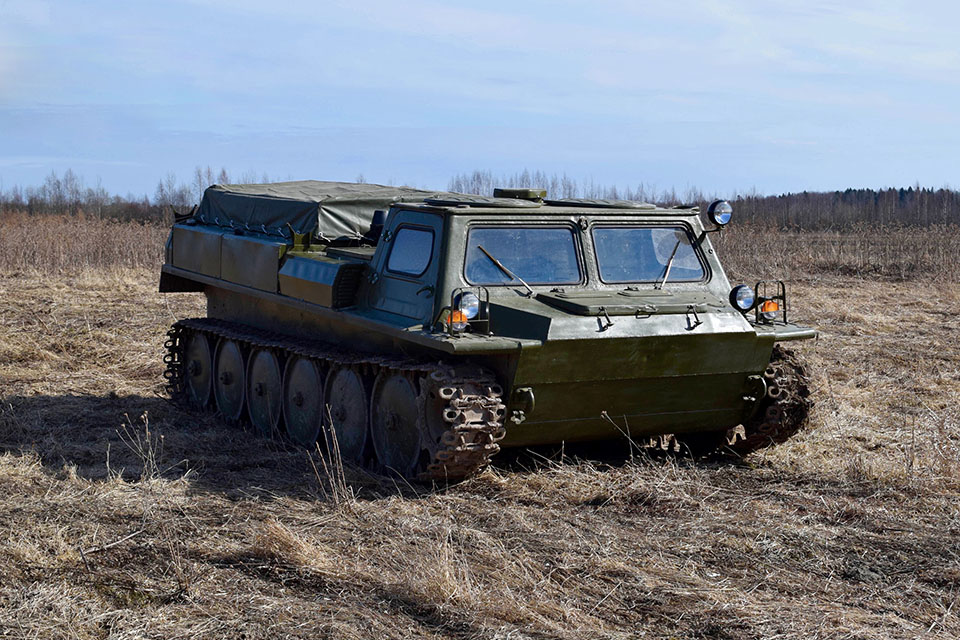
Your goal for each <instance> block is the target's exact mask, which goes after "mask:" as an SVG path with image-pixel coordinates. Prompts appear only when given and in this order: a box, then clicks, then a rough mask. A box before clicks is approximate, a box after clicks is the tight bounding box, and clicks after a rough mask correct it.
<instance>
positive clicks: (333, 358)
mask: <svg viewBox="0 0 960 640" xmlns="http://www.w3.org/2000/svg"><path fill="white" fill-rule="evenodd" d="M194 333H200V334H203V335H206V336H207V337H208V338H209V339H211V340H219V339H222V338H226V339H229V340H235V341H237V342H239V343H241V344H243V345H245V346H246V348H247V349H250V348H264V349H273V350H275V351H277V352H279V353H282V354H284V355H285V356H286V357H290V356H292V355H297V356H301V357H306V358H311V359H314V360H316V361H318V362H320V363H322V364H323V365H324V367H325V368H326V369H329V367H332V366H340V367H344V366H353V367H358V368H359V369H360V370H362V371H364V372H365V373H367V374H369V375H371V376H373V375H375V374H376V373H378V372H379V371H381V370H391V371H393V372H396V373H401V374H404V375H409V376H413V377H414V378H415V379H416V380H417V383H418V385H419V390H420V395H419V397H418V412H419V427H420V433H421V443H422V444H423V448H424V449H425V450H426V451H427V452H428V453H429V461H428V462H427V463H426V464H425V465H423V466H422V468H420V469H418V470H417V473H416V474H415V477H413V478H411V479H415V480H420V481H456V480H462V479H464V478H467V477H469V476H471V475H473V474H475V473H477V472H478V471H480V470H481V469H483V468H484V467H486V466H487V464H488V463H489V462H490V458H491V457H492V456H493V455H495V454H496V453H497V452H499V451H500V445H499V444H498V442H499V441H500V440H502V439H503V437H504V436H505V435H506V430H505V429H504V426H503V421H504V415H505V413H506V408H505V405H504V403H503V398H502V396H503V389H502V387H501V386H500V385H499V384H498V383H497V381H496V378H495V377H494V375H493V374H492V373H491V372H489V371H487V370H486V369H483V368H481V367H477V366H473V365H449V364H446V363H443V362H436V361H428V360H417V359H410V358H391V357H380V356H372V355H368V354H361V353H356V352H351V351H348V350H345V349H340V348H337V347H335V346H333V345H327V344H324V343H319V342H303V341H302V340H293V339H292V338H290V337H289V336H286V335H283V334H279V333H274V332H269V331H263V330H260V329H255V328H253V327H248V326H246V325H241V324H237V323H233V322H228V321H225V320H218V319H214V318H191V319H186V320H180V321H179V322H176V323H175V324H174V325H173V326H172V327H171V328H170V330H169V331H168V332H167V340H166V342H165V343H164V346H165V347H166V354H165V355H164V358H163V361H164V363H165V364H166V370H165V371H164V373H163V377H164V379H165V381H166V384H165V387H166V391H167V393H168V394H169V395H170V397H171V398H172V399H173V400H175V401H177V402H179V403H181V404H185V403H186V391H185V381H184V377H185V367H186V365H187V363H186V362H185V361H184V360H185V356H184V347H185V344H186V338H187V336H188V335H190V334H194Z"/></svg>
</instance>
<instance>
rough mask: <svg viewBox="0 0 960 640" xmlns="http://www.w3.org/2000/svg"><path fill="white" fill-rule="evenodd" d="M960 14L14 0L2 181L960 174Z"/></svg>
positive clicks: (606, 5)
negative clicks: (217, 175)
mask: <svg viewBox="0 0 960 640" xmlns="http://www.w3.org/2000/svg"><path fill="white" fill-rule="evenodd" d="M958 156H960V4H957V3H953V2H950V3H948V2H942V3H941V2H860V1H857V0H854V1H848V2H820V1H817V0H812V1H807V2H799V1H798V2H781V1H776V0H772V1H771V0H767V1H760V0H757V1H743V2H724V1H722V0H675V1H671V2H650V3H646V2H636V1H634V2H630V1H627V0H592V1H590V2H572V1H565V0H553V1H551V2H547V1H545V0H531V1H526V2H521V1H516V0H514V1H512V2H505V1H500V0H489V1H487V2H484V3H469V2H440V1H435V2H430V1H425V0H406V1H404V2H390V1H387V0H373V1H369V2H364V1H362V0H356V1H353V2H348V1H340V0H332V1H324V0H318V1H310V2H301V1H292V2H284V1H282V0H277V1H275V2H263V1H262V0H260V1H253V0H171V1H166V2H155V3H146V2H136V1H133V0H126V1H111V0H87V1H84V2H79V1H76V0H74V1H69V2H68V1H51V2H46V1H44V0H0V180H2V183H3V185H4V186H5V187H9V186H10V185H12V184H15V183H19V184H36V183H39V182H40V181H42V179H43V177H44V176H45V175H46V174H48V173H49V172H50V171H51V170H57V171H63V170H64V169H66V168H68V167H71V168H73V169H74V170H75V171H76V172H78V173H79V174H81V175H82V176H83V177H84V178H85V180H86V181H87V183H93V182H96V180H97V178H100V179H101V180H102V182H103V185H104V186H105V187H107V188H108V189H110V190H112V191H118V192H122V193H126V192H128V191H132V192H134V193H150V194H152V193H153V190H154V188H155V186H156V183H157V181H158V180H159V179H160V178H161V177H163V176H164V175H165V174H166V173H167V172H169V171H173V172H175V173H177V174H178V175H179V176H180V177H181V178H183V179H184V180H187V179H189V176H190V174H191V173H192V171H193V168H194V167H195V166H197V165H204V166H206V165H211V166H213V167H214V168H215V169H219V167H221V166H224V167H226V168H227V169H228V170H229V171H230V172H231V173H232V174H234V175H239V174H241V173H243V172H248V171H255V172H256V173H257V174H261V173H267V174H269V175H270V176H272V177H275V178H318V179H328V180H352V179H354V178H355V177H356V176H357V175H358V174H363V175H364V176H365V177H366V179H367V180H368V181H371V182H392V183H406V184H412V185H415V186H423V187H438V188H442V187H445V186H446V184H447V180H448V178H449V177H450V176H451V175H452V174H454V173H458V172H464V171H470V170H473V169H491V170H493V171H494V172H498V173H499V172H514V171H518V170H520V169H523V168H529V169H541V170H545V171H548V172H554V171H556V172H566V173H567V174H568V175H570V176H572V177H575V178H578V179H593V180H594V181H595V182H598V183H612V184H620V185H636V184H637V183H639V182H644V183H645V184H649V185H655V186H656V187H657V188H660V189H664V188H670V187H675V188H677V189H678V190H683V189H685V188H687V187H688V186H698V187H701V188H703V189H704V190H707V191H710V192H715V193H720V194H724V195H732V194H734V193H736V192H737V191H745V190H749V189H751V188H756V189H757V190H758V191H761V192H766V193H771V192H781V191H799V190H805V189H806V190H822V189H835V188H844V187H847V186H855V187H857V186H867V187H883V186H901V185H909V184H913V183H915V182H920V183H921V184H923V185H928V186H943V185H945V184H950V185H953V186H954V187H956V186H958V184H960V176H958V169H960V161H958Z"/></svg>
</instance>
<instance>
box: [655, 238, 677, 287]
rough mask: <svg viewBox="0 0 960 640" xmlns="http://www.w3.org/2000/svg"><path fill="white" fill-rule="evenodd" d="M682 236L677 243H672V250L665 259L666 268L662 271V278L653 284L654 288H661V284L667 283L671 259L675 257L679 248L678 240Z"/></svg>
mask: <svg viewBox="0 0 960 640" xmlns="http://www.w3.org/2000/svg"><path fill="white" fill-rule="evenodd" d="M681 240H683V238H680V239H678V240H677V244H675V245H673V251H672V252H671V253H670V258H669V259H668V260H667V268H666V269H664V271H663V278H662V279H661V280H660V282H658V283H657V284H655V285H653V288H654V289H663V285H665V284H667V278H669V277H670V267H672V266H673V259H674V258H676V257H677V249H679V248H680V241H681Z"/></svg>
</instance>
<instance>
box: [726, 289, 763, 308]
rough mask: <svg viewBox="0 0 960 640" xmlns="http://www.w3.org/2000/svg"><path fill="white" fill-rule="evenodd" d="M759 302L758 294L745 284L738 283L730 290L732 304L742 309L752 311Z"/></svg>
mask: <svg viewBox="0 0 960 640" xmlns="http://www.w3.org/2000/svg"><path fill="white" fill-rule="evenodd" d="M756 303H757V294H755V293H754V292H753V289H751V288H750V287H748V286H747V285H745V284H741V285H737V286H736V287H734V288H733V289H732V290H731V291H730V304H732V305H733V306H734V307H736V308H737V309H739V310H740V311H750V309H753V305H755V304H756Z"/></svg>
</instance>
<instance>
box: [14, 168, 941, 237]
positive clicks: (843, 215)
mask: <svg viewBox="0 0 960 640" xmlns="http://www.w3.org/2000/svg"><path fill="white" fill-rule="evenodd" d="M232 179H235V181H236V182H269V181H270V179H269V177H268V176H267V175H265V174H263V175H253V174H249V173H247V174H243V175H241V176H235V177H233V178H232V177H231V176H230V175H229V174H228V172H227V171H226V170H225V169H221V170H220V171H219V172H214V170H212V169H211V168H210V167H206V168H201V167H197V168H196V169H195V171H194V173H193V175H192V176H191V179H190V180H189V181H187V182H183V181H181V180H179V179H178V178H177V176H175V175H174V174H167V176H165V177H164V178H163V179H161V180H160V181H159V182H158V183H157V187H156V189H155V191H154V193H153V195H152V197H151V196H149V195H146V194H144V195H141V196H137V195H134V194H127V195H119V194H112V193H109V192H108V191H107V190H106V189H104V188H103V187H102V186H101V185H100V184H99V183H98V184H96V185H95V186H90V185H88V184H86V183H85V181H84V180H83V178H82V177H80V176H78V175H77V174H76V173H74V172H73V171H70V170H67V171H66V172H65V173H63V174H62V175H59V174H57V173H56V172H52V173H50V175H48V176H47V177H46V178H45V179H44V181H43V183H42V184H40V185H37V186H26V187H21V186H13V187H9V188H2V189H0V215H2V214H4V213H14V212H16V213H20V214H28V215H39V214H51V213H52V214H68V215H81V214H82V215H84V216H90V217H94V218H104V219H114V220H138V221H142V222H149V221H161V220H169V215H170V214H169V208H170V207H174V208H176V209H177V210H184V209H189V208H190V207H191V206H192V205H193V204H195V203H197V202H199V201H200V198H201V196H202V195H203V190H204V189H206V187H207V186H209V185H211V184H216V183H219V184H228V183H230V182H231V181H232ZM356 181H357V182H363V181H364V180H363V178H362V177H358V178H357V180H356ZM495 187H531V188H540V189H546V190H547V192H548V194H549V196H550V197H554V198H600V199H618V200H636V201H641V202H652V203H655V204H659V205H665V206H672V205H675V204H699V205H701V206H703V205H704V204H706V203H707V202H709V201H710V200H713V199H714V198H715V195H714V194H705V193H703V192H701V191H700V190H698V189H688V190H686V191H683V192H677V191H675V190H674V189H669V190H658V189H657V188H656V187H654V186H652V185H647V184H644V183H642V182H641V183H638V184H637V185H636V186H635V187H629V186H627V187H622V186H611V185H608V184H601V183H596V182H594V181H592V180H590V181H584V180H577V179H574V178H571V177H569V176H567V175H557V174H547V173H544V172H540V171H522V172H519V173H513V174H495V173H493V172H491V171H474V172H472V173H465V174H458V175H455V176H453V177H452V178H451V179H450V181H449V183H448V184H447V185H446V189H447V190H449V191H456V192H461V193H476V194H481V195H492V194H493V189H494V188H495ZM720 197H726V198H727V199H729V200H731V201H732V202H733V204H734V208H735V211H736V215H737V218H738V220H739V221H740V222H741V223H743V222H749V223H754V224H758V225H761V226H765V227H776V228H780V229H791V230H799V231H841V230H846V229H851V228H855V227H860V226H883V227H929V226H934V225H947V224H950V225H955V224H960V191H956V190H953V189H945V188H941V189H931V188H927V187H921V186H919V185H916V186H912V187H907V188H887V189H879V190H875V189H846V190H844V191H826V192H809V191H804V192H801V193H787V194H780V195H761V194H757V193H747V194H720Z"/></svg>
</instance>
